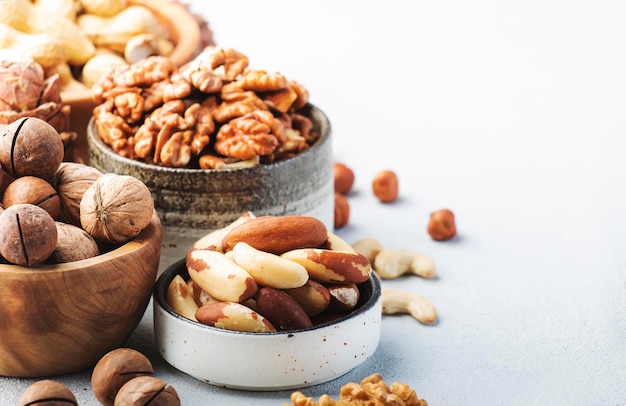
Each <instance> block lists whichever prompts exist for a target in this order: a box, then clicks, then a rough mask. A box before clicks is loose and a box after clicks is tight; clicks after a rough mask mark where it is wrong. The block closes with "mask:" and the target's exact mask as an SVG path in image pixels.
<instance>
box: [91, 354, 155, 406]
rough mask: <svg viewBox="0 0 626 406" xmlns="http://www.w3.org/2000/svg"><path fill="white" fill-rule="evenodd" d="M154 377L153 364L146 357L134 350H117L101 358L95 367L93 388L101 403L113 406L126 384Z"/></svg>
mask: <svg viewBox="0 0 626 406" xmlns="http://www.w3.org/2000/svg"><path fill="white" fill-rule="evenodd" d="M152 375H154V369H153V367H152V363H151V362H150V360H149V359H148V358H147V357H146V356H145V355H143V354H142V353H141V352H139V351H137V350H133V349H132V348H117V349H115V350H113V351H110V352H108V353H107V354H105V355H104V356H103V357H102V358H100V360H99V361H98V363H97V364H96V366H95V367H94V369H93V372H92V374H91V388H92V390H93V393H94V395H95V396H96V399H98V401H100V403H102V404H103V405H104V406H113V404H114V401H115V397H116V395H117V393H118V392H119V391H120V388H121V387H122V386H124V384H126V383H127V382H128V381H130V380H131V379H133V378H136V377H139V376H152ZM133 404H134V403H133Z"/></svg>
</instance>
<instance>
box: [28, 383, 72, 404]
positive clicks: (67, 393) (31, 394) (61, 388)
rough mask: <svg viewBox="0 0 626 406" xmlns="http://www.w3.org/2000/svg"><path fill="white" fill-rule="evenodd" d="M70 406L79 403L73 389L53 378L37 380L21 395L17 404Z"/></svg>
mask: <svg viewBox="0 0 626 406" xmlns="http://www.w3.org/2000/svg"><path fill="white" fill-rule="evenodd" d="M35 405H38V406H70V405H78V402H77V400H76V397H75V396H74V394H73V393H72V391H71V390H70V389H69V388H68V387H67V386H65V385H63V384H62V383H61V382H58V381H54V380H51V379H44V380H41V381H37V382H35V383H33V384H32V385H30V386H29V387H28V388H26V390H24V392H23V393H22V396H20V398H19V400H18V401H17V406H35Z"/></svg>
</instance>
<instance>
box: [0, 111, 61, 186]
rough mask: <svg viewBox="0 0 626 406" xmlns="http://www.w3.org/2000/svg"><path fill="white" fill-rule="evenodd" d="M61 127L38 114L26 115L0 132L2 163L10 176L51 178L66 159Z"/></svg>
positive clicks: (0, 156)
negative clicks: (46, 120) (53, 124)
mask: <svg viewBox="0 0 626 406" xmlns="http://www.w3.org/2000/svg"><path fill="white" fill-rule="evenodd" d="M63 154H64V147H63V140H62V138H61V135H60V134H59V133H58V131H57V130H56V129H55V128H54V127H53V126H51V125H50V124H48V123H47V122H45V121H44V120H41V119H39V118H36V117H23V118H20V119H18V120H16V121H14V122H12V123H11V124H9V125H7V126H6V127H5V128H4V129H3V130H2V132H1V133H0V165H2V169H3V170H4V171H5V172H7V173H8V174H9V175H10V176H12V177H14V178H18V177H20V176H26V175H31V176H37V177H40V178H43V179H46V180H48V181H50V180H52V177H53V176H54V173H55V172H56V170H57V169H58V167H59V165H60V164H61V162H63Z"/></svg>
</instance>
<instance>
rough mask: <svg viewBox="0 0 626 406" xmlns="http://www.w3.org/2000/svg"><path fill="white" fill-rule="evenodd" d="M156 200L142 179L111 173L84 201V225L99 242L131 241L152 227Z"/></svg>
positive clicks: (102, 177)
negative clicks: (148, 227) (150, 225)
mask: <svg viewBox="0 0 626 406" xmlns="http://www.w3.org/2000/svg"><path fill="white" fill-rule="evenodd" d="M153 212H154V200H152V193H151V192H150V189H148V187H147V186H146V185H145V184H144V183H143V182H142V181H140V180H139V179H137V178H135V177H132V176H128V175H117V174H114V173H107V174H104V175H102V176H100V177H99V178H98V179H97V180H96V181H94V182H93V184H92V185H91V186H89V188H87V190H85V193H84V194H83V197H82V199H81V201H80V224H81V226H82V228H83V229H84V230H85V231H87V232H88V233H89V234H90V235H91V236H92V237H93V238H94V239H95V240H96V241H101V242H107V243H113V244H119V243H125V242H127V241H130V240H131V239H132V238H134V237H135V236H137V235H138V234H139V233H140V232H141V231H142V230H143V229H144V228H146V227H147V226H148V224H150V219H151V218H152V215H153Z"/></svg>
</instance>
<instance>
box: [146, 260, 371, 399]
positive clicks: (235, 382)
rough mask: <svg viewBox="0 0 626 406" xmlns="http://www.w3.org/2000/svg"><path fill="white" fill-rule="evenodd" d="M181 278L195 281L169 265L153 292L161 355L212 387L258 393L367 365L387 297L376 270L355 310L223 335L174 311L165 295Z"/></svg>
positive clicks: (305, 383)
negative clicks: (294, 326) (287, 326)
mask: <svg viewBox="0 0 626 406" xmlns="http://www.w3.org/2000/svg"><path fill="white" fill-rule="evenodd" d="M176 275H181V276H182V277H183V278H184V279H185V280H187V279H188V278H189V277H188V273H187V268H186V266H185V260H184V258H183V259H180V260H178V261H177V262H175V263H174V264H172V265H171V266H169V267H168V268H167V269H166V270H165V271H164V272H163V273H162V274H161V276H160V277H159V279H158V280H157V283H156V285H155V288H154V293H153V306H154V334H155V340H156V346H157V350H158V352H159V355H161V356H162V357H163V358H164V359H165V360H166V361H167V362H168V363H169V364H171V365H172V366H173V367H175V368H176V369H178V370H180V371H182V372H185V373H187V374H189V375H191V376H193V377H194V378H196V379H199V380H202V381H205V382H208V383H210V384H212V385H216V386H223V387H227V388H232V389H240V390H255V391H272V390H287V389H295V388H302V387H306V386H311V385H316V384H320V383H323V382H328V381H330V380H333V379H335V378H338V377H340V376H342V375H343V374H345V373H347V372H349V371H350V370H352V369H353V368H355V367H357V366H358V365H360V364H362V363H363V362H364V361H365V360H367V359H368V358H369V357H370V356H371V355H372V354H373V353H374V351H375V350H376V348H377V346H378V343H379V340H380V333H381V317H382V301H381V300H382V299H381V287H380V281H379V280H378V278H377V276H376V275H375V274H373V273H372V276H371V277H370V279H368V280H367V281H365V282H363V283H361V284H359V289H360V291H361V294H360V296H361V299H360V303H359V305H357V307H356V309H355V310H353V311H352V312H351V313H349V314H347V315H345V316H342V317H341V318H339V319H336V320H334V321H331V322H326V323H322V324H318V325H316V326H314V327H311V328H307V329H302V330H294V331H283V332H271V333H248V332H238V331H231V330H224V329H220V328H216V327H211V326H207V325H204V324H200V323H198V322H194V321H192V320H189V319H187V318H185V317H183V316H180V315H179V314H177V313H175V312H174V311H173V310H172V308H171V307H170V306H169V305H168V304H167V301H166V294H167V293H166V292H167V287H168V286H169V284H170V282H171V281H172V279H174V277H175V276H176Z"/></svg>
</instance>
